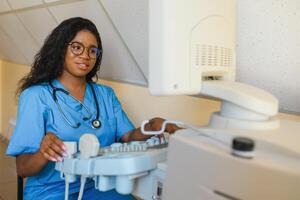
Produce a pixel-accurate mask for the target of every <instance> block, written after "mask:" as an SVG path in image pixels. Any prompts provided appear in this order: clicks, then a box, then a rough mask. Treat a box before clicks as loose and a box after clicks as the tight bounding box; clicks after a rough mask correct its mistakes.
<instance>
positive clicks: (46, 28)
mask: <svg viewBox="0 0 300 200" xmlns="http://www.w3.org/2000/svg"><path fill="white" fill-rule="evenodd" d="M17 15H18V16H19V19H20V20H21V21H22V22H23V24H24V25H25V26H26V28H27V30H28V31H29V32H30V33H31V35H33V36H34V38H35V40H36V41H37V42H38V43H39V44H40V46H41V45H42V44H43V43H44V40H45V38H46V37H47V36H48V34H50V32H51V31H52V30H53V29H54V28H55V26H56V25H57V24H56V22H55V19H54V18H53V17H52V16H51V15H50V13H49V12H48V10H47V9H45V8H41V9H35V10H30V11H25V12H21V13H18V14H17Z"/></svg>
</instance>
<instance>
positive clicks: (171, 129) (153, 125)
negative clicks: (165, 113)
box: [148, 117, 182, 134]
mask: <svg viewBox="0 0 300 200" xmlns="http://www.w3.org/2000/svg"><path fill="white" fill-rule="evenodd" d="M164 121H165V119H163V118H160V117H155V118H152V119H151V120H149V122H148V124H150V127H149V128H148V129H149V131H159V130H160V129H161V127H162V124H163V123H164ZM179 129H182V128H180V127H179V126H177V125H176V124H167V125H166V128H165V132H168V133H170V134H172V133H175V131H177V130H179Z"/></svg>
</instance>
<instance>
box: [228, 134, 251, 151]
mask: <svg viewBox="0 0 300 200" xmlns="http://www.w3.org/2000/svg"><path fill="white" fill-rule="evenodd" d="M254 146H255V145H254V140H252V139H250V138H246V137H236V138H234V139H233V141H232V149H233V150H236V151H243V152H249V151H253V150H254Z"/></svg>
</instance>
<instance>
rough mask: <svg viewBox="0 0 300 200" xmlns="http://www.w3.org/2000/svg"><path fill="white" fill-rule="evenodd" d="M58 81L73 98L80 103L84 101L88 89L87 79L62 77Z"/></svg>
mask: <svg viewBox="0 0 300 200" xmlns="http://www.w3.org/2000/svg"><path fill="white" fill-rule="evenodd" d="M57 79H58V80H59V81H60V83H61V84H62V85H63V86H64V87H65V88H66V89H67V90H68V91H69V92H70V94H71V95H72V96H74V97H75V98H77V99H78V100H80V101H83V99H84V94H85V88H86V80H85V77H83V78H77V77H74V76H73V77H70V76H64V75H62V76H60V77H58V78H57Z"/></svg>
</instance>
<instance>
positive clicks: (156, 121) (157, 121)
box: [122, 117, 181, 142]
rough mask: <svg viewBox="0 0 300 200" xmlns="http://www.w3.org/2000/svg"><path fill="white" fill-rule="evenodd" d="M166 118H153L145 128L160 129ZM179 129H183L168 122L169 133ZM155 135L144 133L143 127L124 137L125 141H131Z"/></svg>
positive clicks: (148, 129)
mask: <svg viewBox="0 0 300 200" xmlns="http://www.w3.org/2000/svg"><path fill="white" fill-rule="evenodd" d="M164 121H165V120H164V119H162V118H159V117H156V118H153V119H151V120H150V121H149V122H148V123H147V124H146V125H145V127H144V128H145V130H146V131H159V130H160V129H161V126H162V124H163V122H164ZM178 129H181V128H180V127H178V126H177V125H175V124H167V126H166V129H165V131H166V132H168V133H171V134H172V133H174V132H175V131H177V130H178ZM152 136H153V135H144V134H143V133H142V131H141V128H140V127H139V128H136V129H134V130H132V131H129V132H128V133H126V134H125V135H124V136H123V137H122V141H123V142H130V141H141V140H147V139H149V138H150V137H152Z"/></svg>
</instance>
